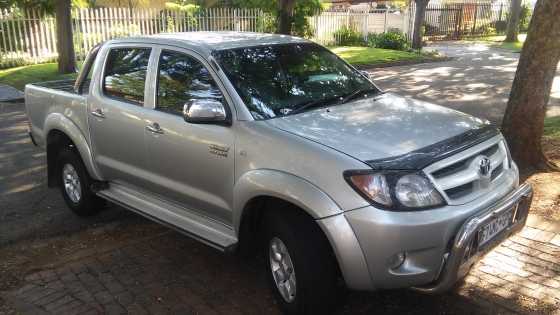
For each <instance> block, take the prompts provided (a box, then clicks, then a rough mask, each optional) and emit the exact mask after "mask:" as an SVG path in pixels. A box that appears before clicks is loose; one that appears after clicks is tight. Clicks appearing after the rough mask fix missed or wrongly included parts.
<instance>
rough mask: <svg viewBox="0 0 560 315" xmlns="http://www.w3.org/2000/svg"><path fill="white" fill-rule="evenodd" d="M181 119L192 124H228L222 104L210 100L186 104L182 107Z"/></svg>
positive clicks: (193, 101) (191, 101)
mask: <svg viewBox="0 0 560 315" xmlns="http://www.w3.org/2000/svg"><path fill="white" fill-rule="evenodd" d="M183 118H184V119H185V121H186V122H189V123H193V124H229V120H228V116H227V113H226V108H225V107H224V104H222V102H220V101H218V100H215V99H211V98H207V99H191V100H190V101H188V102H186V103H185V104H184V105H183Z"/></svg>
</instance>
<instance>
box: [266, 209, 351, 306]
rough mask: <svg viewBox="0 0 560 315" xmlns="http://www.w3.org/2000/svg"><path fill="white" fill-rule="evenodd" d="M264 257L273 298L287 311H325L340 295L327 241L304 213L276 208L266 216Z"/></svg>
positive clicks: (334, 303) (334, 265)
mask: <svg viewBox="0 0 560 315" xmlns="http://www.w3.org/2000/svg"><path fill="white" fill-rule="evenodd" d="M265 224H266V226H265V229H266V230H265V233H264V234H265V238H264V246H263V248H264V250H263V252H264V255H265V256H264V257H265V261H266V262H265V263H266V269H267V277H268V279H269V283H270V286H271V288H272V290H273V291H274V294H275V296H276V300H277V301H278V303H279V304H280V307H281V308H282V310H283V311H284V312H285V313H287V314H325V313H331V312H333V311H334V308H335V307H336V306H337V304H338V300H339V298H340V295H339V294H338V293H339V292H338V291H339V287H338V284H337V283H338V282H337V280H338V269H337V265H336V260H335V258H334V255H333V254H332V250H331V247H330V244H329V243H328V240H327V239H326V237H325V236H324V234H323V232H322V231H321V229H320V228H319V226H318V225H317V224H316V223H315V222H314V221H313V220H312V219H311V218H310V217H308V216H307V215H306V214H304V213H300V212H299V211H297V210H293V209H278V210H277V211H271V212H268V213H267V214H266V216H265Z"/></svg>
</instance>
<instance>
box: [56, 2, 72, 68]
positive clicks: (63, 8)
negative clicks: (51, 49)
mask: <svg viewBox="0 0 560 315" xmlns="http://www.w3.org/2000/svg"><path fill="white" fill-rule="evenodd" d="M56 47H57V50H58V72H59V73H72V72H76V56H75V54H74V39H73V36H72V21H71V17H70V0H57V1H56Z"/></svg>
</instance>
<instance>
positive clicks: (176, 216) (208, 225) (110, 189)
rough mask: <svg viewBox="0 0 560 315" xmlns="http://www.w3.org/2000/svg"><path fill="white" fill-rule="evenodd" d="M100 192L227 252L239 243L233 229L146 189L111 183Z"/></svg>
mask: <svg viewBox="0 0 560 315" xmlns="http://www.w3.org/2000/svg"><path fill="white" fill-rule="evenodd" d="M96 194H97V195H98V196H100V197H102V198H104V199H107V200H109V201H111V202H113V203H115V204H118V205H119V206H122V207H124V208H126V209H128V210H131V211H133V212H136V213H138V214H139V215H141V216H144V217H146V218H147V219H150V220H152V221H155V222H157V223H160V224H163V225H165V226H168V227H170V228H172V229H174V230H176V231H178V232H180V233H182V234H185V235H187V236H189V237H192V238H194V239H196V240H198V241H200V242H202V243H204V244H207V245H209V246H212V247H214V248H216V249H218V250H220V251H223V252H232V251H234V250H235V248H236V245H237V237H236V236H235V233H234V231H233V229H231V228H230V227H228V226H226V225H224V224H222V223H219V222H217V221H215V220H212V219H209V218H207V217H204V216H201V215H199V214H197V213H196V212H194V211H189V210H188V209H182V208H179V207H177V206H176V205H173V204H170V203H167V202H165V201H162V200H161V199H157V198H153V197H149V196H147V195H146V194H145V193H144V192H139V191H136V190H134V189H131V188H128V187H125V186H122V185H119V184H114V183H111V185H110V186H109V185H108V186H107V188H105V189H102V190H97V191H96Z"/></svg>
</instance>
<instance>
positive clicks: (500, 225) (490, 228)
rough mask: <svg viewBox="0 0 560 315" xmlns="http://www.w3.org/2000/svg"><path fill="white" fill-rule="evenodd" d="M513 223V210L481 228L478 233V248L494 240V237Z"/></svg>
mask: <svg viewBox="0 0 560 315" xmlns="http://www.w3.org/2000/svg"><path fill="white" fill-rule="evenodd" d="M512 221H513V209H510V210H508V211H507V212H505V213H502V214H501V215H500V216H498V217H497V218H494V219H493V220H492V221H490V222H489V223H488V224H486V225H485V226H483V227H482V228H480V230H479V231H478V246H479V247H480V246H482V245H484V244H486V243H487V242H488V241H490V240H492V238H493V237H494V236H496V235H497V234H499V233H500V232H501V231H503V230H504V229H505V228H506V227H508V226H509V225H510V224H511V222H512Z"/></svg>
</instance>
